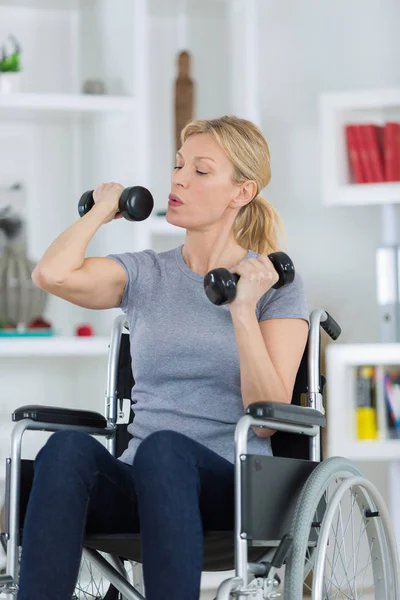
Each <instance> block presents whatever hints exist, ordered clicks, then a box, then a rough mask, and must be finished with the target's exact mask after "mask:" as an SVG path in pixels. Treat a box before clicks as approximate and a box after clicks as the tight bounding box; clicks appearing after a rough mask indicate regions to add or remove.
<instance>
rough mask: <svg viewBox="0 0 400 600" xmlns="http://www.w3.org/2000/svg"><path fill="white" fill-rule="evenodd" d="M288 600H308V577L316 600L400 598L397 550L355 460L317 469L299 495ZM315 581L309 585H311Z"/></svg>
mask: <svg viewBox="0 0 400 600" xmlns="http://www.w3.org/2000/svg"><path fill="white" fill-rule="evenodd" d="M291 531H292V535H293V538H294V541H293V547H292V551H291V554H290V556H289V557H288V561H287V564H286V571H285V583H284V599H285V600H302V599H303V584H304V580H305V578H306V576H307V575H308V574H310V575H311V576H312V577H310V578H309V579H311V582H309V585H308V586H307V587H308V590H309V593H310V595H311V597H312V599H313V600H330V599H331V598H335V599H337V600H342V599H343V600H344V599H346V600H349V599H351V600H355V599H356V598H360V597H363V598H364V597H365V596H364V595H363V594H365V595H367V597H368V598H371V599H372V598H374V599H375V600H396V599H397V598H400V580H399V577H400V576H399V565H398V558H397V546H396V542H395V540H394V536H393V533H392V530H391V527H390V522H389V517H388V513H387V509H386V506H385V504H384V502H383V500H382V498H381V496H380V494H379V493H378V491H377V490H376V488H375V487H374V486H373V485H372V484H371V483H370V482H369V481H368V480H366V479H364V478H363V477H362V474H361V472H360V471H359V470H358V469H357V467H356V466H355V465H354V464H353V463H352V462H351V461H349V460H347V459H345V458H340V457H333V458H329V459H327V460H326V461H323V462H322V463H321V464H320V465H318V466H317V467H316V469H315V470H314V471H313V473H312V474H311V476H310V477H309V478H308V480H307V482H306V484H305V485H304V487H303V489H302V491H301V494H300V496H299V499H298V502H297V506H296V510H295V513H294V516H293V521H292V528H291ZM308 581H309V580H308Z"/></svg>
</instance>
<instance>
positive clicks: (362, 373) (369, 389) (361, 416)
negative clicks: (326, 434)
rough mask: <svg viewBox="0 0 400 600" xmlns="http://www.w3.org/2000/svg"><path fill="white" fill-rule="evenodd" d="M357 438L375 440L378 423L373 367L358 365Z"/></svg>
mask: <svg viewBox="0 0 400 600" xmlns="http://www.w3.org/2000/svg"><path fill="white" fill-rule="evenodd" d="M356 415H357V419H356V422H357V439H359V440H376V439H377V438H378V424H377V414H376V385H375V369H374V367H373V366H369V365H368V366H367V365H366V366H360V367H357V370H356Z"/></svg>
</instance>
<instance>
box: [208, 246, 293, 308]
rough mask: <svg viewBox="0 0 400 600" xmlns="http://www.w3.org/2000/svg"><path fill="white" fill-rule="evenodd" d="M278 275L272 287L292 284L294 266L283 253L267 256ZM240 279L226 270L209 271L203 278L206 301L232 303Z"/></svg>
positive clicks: (273, 253) (219, 304) (276, 287)
mask: <svg viewBox="0 0 400 600" xmlns="http://www.w3.org/2000/svg"><path fill="white" fill-rule="evenodd" d="M268 258H269V259H270V261H271V262H272V264H273V265H274V267H275V270H276V271H277V273H278V275H279V280H278V281H277V282H276V283H275V285H273V286H272V287H273V288H275V289H278V288H280V287H283V286H284V285H288V284H289V283H292V281H293V280H294V275H295V271H294V265H293V262H292V261H291V259H290V258H289V256H288V255H287V254H285V252H272V254H269V255H268ZM239 279H240V275H238V274H237V273H231V272H230V271H228V269H224V268H222V267H221V268H219V269H213V270H212V271H209V272H208V273H207V275H206V276H205V277H204V291H205V292H206V294H207V297H208V299H209V300H210V301H211V302H212V303H213V304H217V305H218V306H221V304H226V303H227V302H233V300H234V299H235V296H236V284H237V282H238V281H239Z"/></svg>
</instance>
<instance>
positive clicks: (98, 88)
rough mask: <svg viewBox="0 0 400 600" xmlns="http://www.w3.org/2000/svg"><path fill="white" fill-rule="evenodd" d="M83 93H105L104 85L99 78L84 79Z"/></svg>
mask: <svg viewBox="0 0 400 600" xmlns="http://www.w3.org/2000/svg"><path fill="white" fill-rule="evenodd" d="M82 91H83V93H84V94H100V95H102V94H105V93H106V86H105V84H104V81H102V80H101V79H86V80H85V81H84V83H83V86H82Z"/></svg>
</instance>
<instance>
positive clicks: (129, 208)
mask: <svg viewBox="0 0 400 600" xmlns="http://www.w3.org/2000/svg"><path fill="white" fill-rule="evenodd" d="M93 191H94V190H89V191H88V192H85V193H84V194H82V196H81V199H80V200H79V203H78V212H79V215H80V216H81V217H83V215H85V214H86V213H87V212H89V210H90V209H91V208H92V207H93V205H94V199H93ZM153 208H154V200H153V196H152V195H151V193H150V192H149V190H148V189H146V188H145V187H142V186H141V185H135V186H133V187H127V188H125V189H124V191H123V192H122V194H121V196H120V199H119V206H118V209H119V212H120V213H121V215H122V216H123V217H124V219H127V220H128V221H144V220H145V219H147V217H149V216H150V214H151V211H152V210H153Z"/></svg>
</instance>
